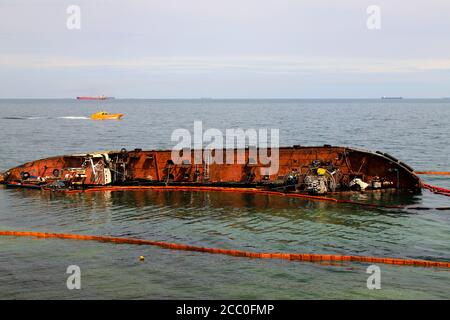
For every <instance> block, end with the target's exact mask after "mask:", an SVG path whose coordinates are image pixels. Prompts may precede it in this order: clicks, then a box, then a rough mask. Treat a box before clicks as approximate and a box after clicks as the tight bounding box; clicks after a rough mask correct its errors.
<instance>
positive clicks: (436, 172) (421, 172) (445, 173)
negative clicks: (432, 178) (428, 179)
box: [414, 171, 450, 176]
mask: <svg viewBox="0 0 450 320" xmlns="http://www.w3.org/2000/svg"><path fill="white" fill-rule="evenodd" d="M414 173H415V174H423V175H436V176H450V172H449V171H414Z"/></svg>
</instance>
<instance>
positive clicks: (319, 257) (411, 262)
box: [0, 231, 450, 268]
mask: <svg viewBox="0 0 450 320" xmlns="http://www.w3.org/2000/svg"><path fill="white" fill-rule="evenodd" d="M0 236H13V237H37V238H58V239H71V240H87V241H99V242H110V243H121V244H135V245H148V246H156V247H160V248H165V249H172V250H183V251H195V252H204V253H211V254H222V255H228V256H234V257H245V258H254V259H281V260H296V261H307V262H344V261H348V262H366V263H382V264H391V265H403V266H417V267H433V268H450V262H441V261H428V260H417V259H402V258H381V257H368V256H351V255H331V254H301V253H280V252H278V253H263V252H261V253H259V252H251V251H243V250H231V249H219V248H208V247H200V246H192V245H185V244H178V243H171V242H162V241H152V240H143V239H133V238H117V237H109V236H90V235H81V234H67V233H45V232H31V231H24V232H21V231H0Z"/></svg>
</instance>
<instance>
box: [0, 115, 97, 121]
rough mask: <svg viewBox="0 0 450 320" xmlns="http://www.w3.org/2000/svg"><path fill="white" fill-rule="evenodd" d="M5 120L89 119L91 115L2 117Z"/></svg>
mask: <svg viewBox="0 0 450 320" xmlns="http://www.w3.org/2000/svg"><path fill="white" fill-rule="evenodd" d="M1 119H4V120H41V119H66V120H89V119H90V118H89V117H80V116H67V117H56V118H55V117H2V118H1Z"/></svg>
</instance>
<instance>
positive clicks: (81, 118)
mask: <svg viewBox="0 0 450 320" xmlns="http://www.w3.org/2000/svg"><path fill="white" fill-rule="evenodd" d="M58 119H69V120H88V119H89V118H88V117H58Z"/></svg>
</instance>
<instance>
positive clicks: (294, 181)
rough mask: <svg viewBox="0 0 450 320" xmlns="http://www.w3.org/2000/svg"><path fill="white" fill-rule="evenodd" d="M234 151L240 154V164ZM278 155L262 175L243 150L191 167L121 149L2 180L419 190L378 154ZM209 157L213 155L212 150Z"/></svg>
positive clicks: (74, 185)
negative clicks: (363, 186) (274, 167)
mask: <svg viewBox="0 0 450 320" xmlns="http://www.w3.org/2000/svg"><path fill="white" fill-rule="evenodd" d="M198 151H200V150H197V152H198ZM216 152H217V151H216ZM239 152H242V154H243V158H241V160H243V161H241V162H240V163H238V162H237V159H238V153H239ZM278 152H279V157H278V159H279V160H278V162H277V167H278V171H277V172H269V171H267V170H268V168H269V166H270V165H268V164H263V163H262V162H261V161H260V159H259V157H257V158H256V159H254V158H252V156H253V153H250V150H249V149H245V150H236V149H235V150H233V151H232V153H233V154H234V159H235V161H234V162H233V163H226V160H227V159H226V153H227V152H226V150H223V163H222V164H220V163H219V164H218V163H208V162H209V161H208V160H206V161H205V160H204V159H201V160H200V163H198V161H197V163H198V164H195V163H196V161H195V159H196V158H195V150H191V151H190V154H189V153H188V154H184V156H185V157H184V158H185V159H188V160H185V161H184V162H183V163H180V164H174V162H173V160H172V159H173V157H172V151H171V150H149V151H142V150H140V149H136V150H132V151H126V150H124V149H123V150H121V151H109V152H102V153H90V154H79V155H69V156H58V157H52V158H47V159H42V160H36V161H31V162H28V163H25V164H23V165H21V166H18V167H16V168H12V169H10V170H8V171H6V172H5V173H3V176H2V179H3V183H5V184H9V185H16V186H26V187H45V188H53V189H80V188H88V187H93V186H95V187H98V186H107V185H166V186H168V185H191V186H205V185H206V186H221V187H234V188H236V187H242V188H249V187H253V188H262V189H268V190H278V191H293V192H310V193H311V190H312V189H311V188H310V189H308V183H309V181H311V180H313V181H314V180H317V181H319V180H320V179H323V180H324V181H325V182H324V183H325V185H326V188H325V189H326V190H327V191H328V192H339V191H348V190H351V189H353V187H354V185H353V187H352V186H351V185H352V181H353V180H355V179H360V180H361V181H363V182H364V183H367V185H368V188H367V190H370V189H408V190H419V189H420V188H421V180H420V179H419V177H418V176H417V175H416V174H415V173H414V172H413V170H412V169H411V168H410V167H409V166H407V165H406V164H404V163H402V162H400V161H398V160H397V159H395V158H394V157H392V156H390V155H387V154H382V153H380V152H376V153H375V152H370V151H366V150H359V149H354V148H347V147H331V146H323V147H282V148H279V149H278ZM212 155H213V156H216V155H215V153H214V152H213V154H212ZM205 158H206V157H205ZM216 158H217V157H216ZM275 160H276V159H272V161H275ZM272 164H273V163H272ZM318 169H320V170H318ZM321 176H323V178H322V177H321ZM0 182H2V180H1V179H0ZM309 184H310V183H309ZM318 193H321V191H320V192H318Z"/></svg>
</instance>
